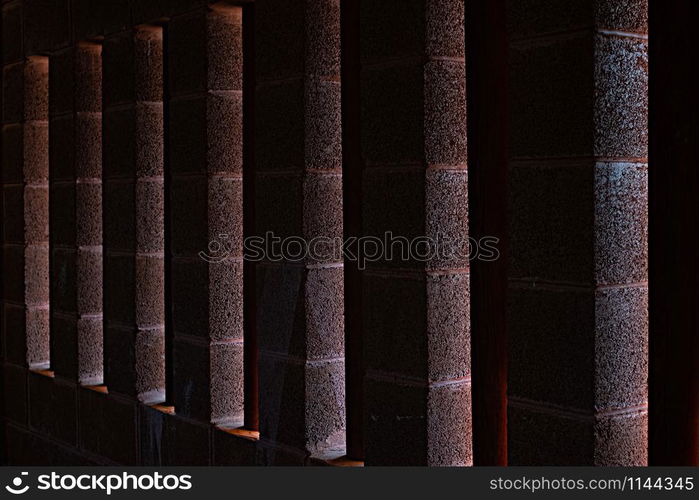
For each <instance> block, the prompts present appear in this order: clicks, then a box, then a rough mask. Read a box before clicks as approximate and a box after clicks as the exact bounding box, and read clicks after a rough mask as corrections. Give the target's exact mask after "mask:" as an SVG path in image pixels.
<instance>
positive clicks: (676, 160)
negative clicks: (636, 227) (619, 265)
mask: <svg viewBox="0 0 699 500" xmlns="http://www.w3.org/2000/svg"><path fill="white" fill-rule="evenodd" d="M697 15H699V5H697V3H696V2H690V1H684V0H674V1H666V2H658V1H657V0H656V1H653V2H651V4H650V20H651V21H650V47H649V48H650V59H651V60H652V64H651V66H650V87H649V89H650V96H649V97H650V103H649V104H650V108H649V113H650V116H649V127H650V134H649V135H650V141H651V142H650V165H651V169H650V172H649V174H650V182H649V187H650V193H649V202H650V212H649V215H650V221H649V223H650V228H649V231H650V263H649V264H650V266H649V271H650V282H651V283H652V287H651V289H650V298H649V305H650V403H649V411H650V415H649V418H650V421H649V431H650V443H649V455H650V456H649V462H650V465H664V466H668V465H695V466H696V465H699V376H697V374H698V373H699V335H697V326H698V325H697V315H696V308H697V303H698V301H699V296H698V295H699V288H698V287H697V285H698V284H699V283H697V279H698V278H699V269H697V259H696V248H697V246H696V231H694V230H693V229H692V228H693V226H694V222H693V220H694V217H693V215H692V214H695V213H696V193H697V192H698V191H699V176H698V175H697V169H696V165H697V159H698V158H697V157H698V156H699V148H698V145H697V142H696V137H697V136H698V135H699V120H697V116H699V114H698V113H699V101H697V94H696V89H697V85H698V84H699V81H698V78H697V77H698V75H697V72H696V70H695V69H694V68H696V67H697V62H698V61H697V59H698V55H697V53H696V52H695V51H693V50H688V47H692V46H693V44H695V43H696V42H695V34H694V29H693V25H694V20H695V19H696V18H697Z"/></svg>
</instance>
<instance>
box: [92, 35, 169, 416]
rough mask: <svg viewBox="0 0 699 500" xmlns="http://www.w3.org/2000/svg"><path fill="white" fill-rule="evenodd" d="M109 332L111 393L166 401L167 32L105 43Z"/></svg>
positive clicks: (113, 38)
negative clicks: (164, 65)
mask: <svg viewBox="0 0 699 500" xmlns="http://www.w3.org/2000/svg"><path fill="white" fill-rule="evenodd" d="M103 65H104V72H103V75H104V80H103V89H104V115H103V116H104V128H103V137H104V151H103V161H104V252H105V255H104V306H105V308H104V333H105V339H104V340H105V346H104V348H105V371H106V374H105V382H106V384H107V385H108V387H109V390H110V391H114V392H118V393H122V394H127V395H131V396H138V398H139V399H140V400H141V401H144V402H159V401H162V400H163V398H164V390H165V387H164V385H165V380H164V378H165V369H164V335H163V334H164V326H163V323H164V304H163V297H164V290H163V201H164V196H163V116H162V111H163V103H162V96H163V94H162V89H163V85H162V73H163V70H162V29H161V28H159V27H155V26H141V27H135V28H133V29H132V30H127V31H123V32H119V33H117V34H114V35H112V36H109V37H106V38H105V40H104V45H103Z"/></svg>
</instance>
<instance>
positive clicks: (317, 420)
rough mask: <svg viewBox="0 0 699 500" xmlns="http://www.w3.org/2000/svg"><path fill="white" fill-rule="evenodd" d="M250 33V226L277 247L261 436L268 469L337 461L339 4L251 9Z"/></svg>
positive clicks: (271, 2) (263, 288) (269, 268)
mask: <svg viewBox="0 0 699 500" xmlns="http://www.w3.org/2000/svg"><path fill="white" fill-rule="evenodd" d="M255 30H256V36H255V42H256V47H255V52H256V57H257V62H256V77H257V95H256V130H255V160H256V178H255V198H256V200H255V201H256V204H255V229H256V232H257V233H258V234H259V235H262V236H264V235H265V234H267V236H268V237H269V238H270V239H269V241H270V244H272V240H271V238H272V237H274V238H278V239H279V240H278V241H282V240H284V239H285V243H281V244H280V243H279V242H278V243H276V244H275V249H276V250H275V251H274V252H273V253H274V255H272V253H271V252H268V253H267V255H266V256H263V257H266V259H263V260H262V261H261V262H259V263H258V264H257V269H256V273H257V275H256V279H257V296H256V301H257V308H258V309H257V310H258V314H257V318H258V319H257V330H258V342H259V363H260V373H259V377H260V379H259V391H260V392H259V395H260V396H259V397H260V401H259V405H260V437H261V440H262V443H263V451H264V453H265V455H264V460H265V461H266V463H274V462H277V461H281V460H282V458H281V453H283V450H295V451H289V453H291V455H295V456H296V457H297V458H298V457H303V456H305V455H307V454H312V455H317V456H321V455H322V456H325V455H331V454H343V453H344V444H345V420H346V419H345V384H344V376H345V366H344V310H343V308H344V305H343V266H342V257H341V256H340V255H338V253H337V251H335V250H336V248H335V247H334V245H333V243H329V242H330V241H332V239H333V238H338V239H341V238H342V177H341V168H342V146H341V118H340V81H339V80H340V78H339V77H340V75H339V73H340V9H339V0H307V1H305V2H287V1H285V0H263V1H261V2H256V12H255ZM314 239H315V240H314ZM311 241H319V242H320V245H319V246H318V247H316V248H315V251H314V252H313V255H309V254H305V253H304V247H306V244H308V247H309V248H310V247H313V245H310V242H311ZM293 242H295V243H293ZM271 441H276V442H277V443H280V444H281V445H282V447H279V448H275V449H272V448H271V447H270V442H271Z"/></svg>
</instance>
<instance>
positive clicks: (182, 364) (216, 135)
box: [168, 4, 243, 426]
mask: <svg viewBox="0 0 699 500" xmlns="http://www.w3.org/2000/svg"><path fill="white" fill-rule="evenodd" d="M168 30H169V31H168V50H169V54H170V57H169V60H170V61H173V63H172V64H171V65H170V68H169V78H170V82H169V87H170V95H171V101H170V105H169V106H170V124H169V128H170V139H169V143H170V147H171V150H170V156H169V158H170V164H169V167H170V168H171V176H172V177H171V178H172V183H171V193H170V199H171V213H170V217H171V224H170V227H171V233H170V238H171V245H172V269H171V273H172V291H171V293H172V300H173V304H172V310H173V316H172V328H173V334H174V363H175V366H174V378H173V391H174V395H173V401H174V404H175V410H176V412H177V413H178V414H181V415H185V416H189V417H193V418H197V419H200V420H204V421H207V422H214V423H218V424H221V425H229V426H239V425H242V422H243V218H242V217H243V213H242V211H243V210H242V209H243V198H242V196H243V189H242V182H243V180H242V168H243V140H242V139H243V51H242V8H240V7H230V6H226V5H223V4H216V5H213V6H212V7H211V9H210V10H209V9H201V10H198V11H195V12H192V13H190V14H186V15H182V16H176V17H174V18H172V19H171V21H170V23H169V26H168Z"/></svg>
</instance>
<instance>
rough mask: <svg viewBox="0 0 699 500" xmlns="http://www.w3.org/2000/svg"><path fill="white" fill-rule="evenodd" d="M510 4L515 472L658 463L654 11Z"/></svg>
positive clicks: (604, 4) (606, 5)
mask: <svg viewBox="0 0 699 500" xmlns="http://www.w3.org/2000/svg"><path fill="white" fill-rule="evenodd" d="M554 3H555V2H548V1H543V0H527V1H519V2H510V3H509V23H510V40H511V44H510V99H511V130H512V135H511V144H510V145H511V161H510V174H509V175H510V184H509V186H510V195H509V204H510V205H509V209H510V213H509V224H510V252H509V255H510V261H509V279H510V285H509V306H508V308H509V313H508V334H509V359H508V363H509V369H508V370H509V373H508V377H509V387H508V394H509V413H508V418H509V431H508V437H509V439H508V441H509V446H508V455H509V462H510V464H512V465H525V464H527V465H537V464H552V465H566V464H569V465H643V464H645V463H646V462H647V456H648V455H647V376H648V324H647V323H648V311H647V300H648V286H647V267H648V265H647V223H648V219H647V163H646V161H647V160H646V155H647V135H648V134H647V112H646V108H647V81H648V73H647V72H648V56H647V36H646V29H647V2H646V0H633V1H627V2H612V1H607V0H604V1H592V0H589V1H581V2H573V3H571V5H568V7H567V8H565V9H560V8H556V7H555V6H554V5H553V4H554Z"/></svg>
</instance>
